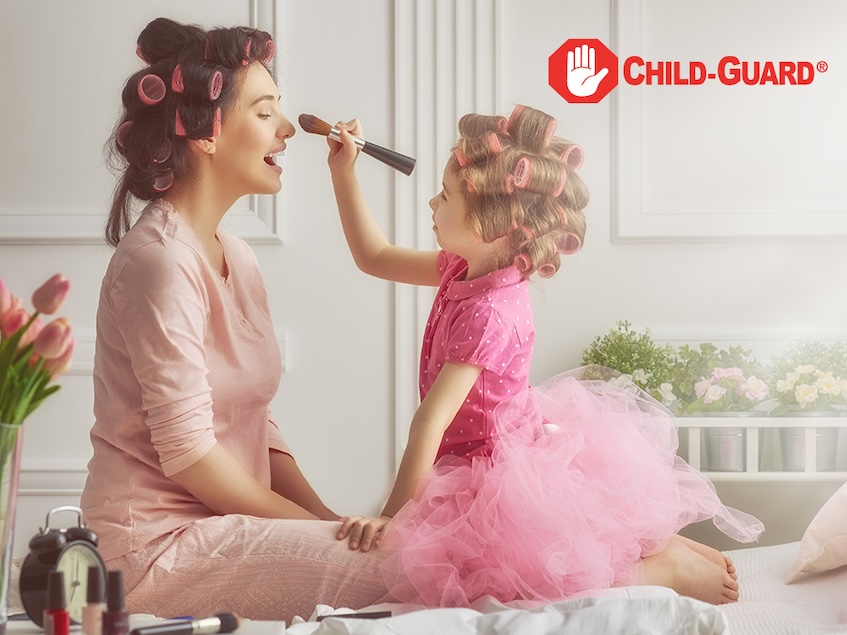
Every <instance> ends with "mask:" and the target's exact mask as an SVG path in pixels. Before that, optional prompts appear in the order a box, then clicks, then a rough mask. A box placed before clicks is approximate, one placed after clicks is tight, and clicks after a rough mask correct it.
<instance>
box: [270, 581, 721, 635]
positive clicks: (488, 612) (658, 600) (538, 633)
mask: <svg viewBox="0 0 847 635" xmlns="http://www.w3.org/2000/svg"><path fill="white" fill-rule="evenodd" d="M380 609H383V610H384V609H390V610H392V611H393V613H394V615H393V616H392V617H390V618H383V619H380V620H359V619H349V618H338V619H335V618H328V619H324V620H323V621H322V622H315V621H313V620H314V619H315V618H316V617H317V616H318V615H327V614H329V613H333V612H334V611H333V609H331V608H330V607H324V606H321V607H318V609H317V610H316V612H315V614H314V615H313V616H312V617H311V620H310V621H308V622H299V623H297V622H298V621H299V620H295V623H294V624H292V625H291V626H289V628H288V629H287V630H286V631H285V633H286V634H287V635H312V634H318V635H348V634H350V635H353V634H355V635H388V634H389V633H390V634H392V635H400V634H402V635H433V634H437V635H460V634H461V635H468V634H471V633H474V634H480V635H505V634H515V635H528V634H531V635H547V634H550V635H553V634H558V633H575V634H576V633H578V634H586V633H604V634H606V633H616V634H621V635H630V634H631V635H636V634H639V635H643V634H646V633H651V634H656V635H664V634H667V635H678V634H679V633H686V634H691V635H728V634H729V630H728V629H727V622H726V618H725V617H724V615H723V613H721V612H720V610H719V609H717V608H716V607H714V606H712V605H710V604H706V603H704V602H699V601H698V600H693V599H691V598H684V597H680V596H678V595H677V594H676V593H674V592H673V591H671V590H670V589H665V588H662V587H650V586H644V587H627V588H623V589H605V590H602V591H594V592H593V593H592V595H591V596H590V597H589V596H583V597H579V598H570V599H568V600H563V601H561V602H556V603H553V604H546V605H540V606H535V607H530V606H528V605H527V604H526V603H523V604H522V606H519V605H517V604H510V605H508V606H505V605H503V604H500V603H498V602H495V601H491V600H483V601H480V602H477V603H475V604H474V607H473V608H469V609H428V610H421V607H414V606H408V605H396V604H394V605H389V604H383V605H378V606H374V607H369V608H368V609H364V610H367V611H372V610H380Z"/></svg>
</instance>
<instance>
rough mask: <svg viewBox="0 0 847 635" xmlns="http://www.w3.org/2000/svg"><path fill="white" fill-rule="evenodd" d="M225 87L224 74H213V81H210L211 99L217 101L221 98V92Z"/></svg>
mask: <svg viewBox="0 0 847 635" xmlns="http://www.w3.org/2000/svg"><path fill="white" fill-rule="evenodd" d="M223 87H224V74H223V73H221V72H220V71H215V72H214V73H212V79H210V80H209V99H211V100H212V101H215V100H216V99H217V98H218V97H220V96H221V91H222V90H223Z"/></svg>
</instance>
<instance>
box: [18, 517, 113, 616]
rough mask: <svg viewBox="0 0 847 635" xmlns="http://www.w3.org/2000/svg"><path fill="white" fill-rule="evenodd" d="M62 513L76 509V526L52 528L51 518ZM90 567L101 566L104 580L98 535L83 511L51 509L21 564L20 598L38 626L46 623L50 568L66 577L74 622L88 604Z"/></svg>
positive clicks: (66, 599) (104, 570) (103, 566)
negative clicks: (84, 517)
mask: <svg viewBox="0 0 847 635" xmlns="http://www.w3.org/2000/svg"><path fill="white" fill-rule="evenodd" d="M60 512H75V513H76V514H77V526H76V527H67V528H63V529H51V528H50V517H51V516H52V515H53V514H58V513H60ZM89 567H96V568H97V569H99V571H100V575H101V578H100V579H101V580H104V581H105V579H106V565H105V563H104V562H103V558H102V557H101V556H100V553H99V552H98V551H97V534H95V533H94V532H93V531H92V530H91V529H88V528H87V527H86V526H85V523H84V522H83V519H82V510H81V509H80V508H79V507H74V506H72V505H64V506H62V507H56V508H54V509H51V510H50V511H49V512H47V519H46V521H45V523H44V529H40V530H39V532H38V533H37V534H36V535H35V536H33V538H32V540H30V541H29V554H28V555H27V557H26V558H25V559H24V562H23V565H22V566H21V580H20V588H21V601H22V602H23V605H24V610H26V614H27V615H28V616H29V619H31V620H32V621H33V622H35V623H36V624H38V625H39V626H43V625H44V609H45V608H46V607H47V580H48V578H49V576H50V572H51V571H61V572H62V573H63V574H64V578H65V602H66V603H67V610H68V614H69V615H70V618H71V619H72V620H73V621H74V622H76V623H80V622H82V609H83V607H84V606H85V605H86V603H87V597H86V595H87V589H88V568H89ZM102 588H105V585H103V587H102Z"/></svg>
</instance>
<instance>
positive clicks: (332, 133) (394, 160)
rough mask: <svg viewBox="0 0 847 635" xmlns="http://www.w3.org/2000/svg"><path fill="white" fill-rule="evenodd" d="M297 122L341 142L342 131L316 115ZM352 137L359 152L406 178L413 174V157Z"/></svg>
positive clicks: (310, 130)
mask: <svg viewBox="0 0 847 635" xmlns="http://www.w3.org/2000/svg"><path fill="white" fill-rule="evenodd" d="M297 121H299V122H300V126H301V127H302V128H303V130H305V131H306V132H311V133H312V134H319V135H323V136H324V137H329V138H330V139H334V140H335V141H341V131H340V130H339V129H338V128H336V127H335V126H330V125H329V124H328V123H327V122H325V121H323V120H322V119H318V118H317V117H315V116H314V115H307V114H305V113H304V114H302V115H300V117H299V118H298V119H297ZM351 136H352V137H353V141H355V142H356V147H357V148H359V150H361V151H362V152H364V153H365V154H368V155H370V156H372V157H373V158H374V159H377V160H379V161H382V162H383V163H385V165H390V166H391V167H392V168H394V169H395V170H398V171H400V172H402V173H403V174H405V175H406V176H409V175H410V174H411V173H412V170H414V169H415V160H414V159H413V158H412V157H407V156H406V155H405V154H400V153H399V152H394V150H389V149H388V148H383V147H382V146H378V145H376V144H375V143H371V142H370V141H365V140H364V139H362V138H360V137H357V136H356V135H351Z"/></svg>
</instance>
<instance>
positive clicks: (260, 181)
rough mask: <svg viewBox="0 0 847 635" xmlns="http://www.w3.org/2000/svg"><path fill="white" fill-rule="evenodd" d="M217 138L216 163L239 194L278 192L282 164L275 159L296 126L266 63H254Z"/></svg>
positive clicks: (222, 174)
mask: <svg viewBox="0 0 847 635" xmlns="http://www.w3.org/2000/svg"><path fill="white" fill-rule="evenodd" d="M241 81H242V83H241V89H240V91H239V95H238V98H237V99H236V101H235V103H234V104H233V106H232V108H231V110H230V111H229V113H228V114H227V116H226V117H225V118H224V120H223V122H222V125H221V133H220V135H219V136H218V138H217V149H216V151H215V164H216V166H217V167H219V168H221V169H220V170H219V173H220V174H221V178H222V179H226V182H227V185H229V186H230V187H231V189H232V190H233V191H234V193H236V194H237V195H238V196H242V195H244V194H275V193H276V192H279V190H280V188H281V187H282V183H281V182H280V175H281V174H282V168H281V167H279V166H278V165H276V163H275V162H274V156H276V155H281V154H282V152H283V150H285V144H286V141H287V140H288V138H289V137H291V136H293V135H294V132H295V129H294V126H293V125H292V124H291V122H290V121H289V120H288V118H287V117H286V116H285V115H284V114H282V111H280V109H279V91H278V89H277V86H276V83H275V82H274V80H273V78H272V77H271V76H270V74H269V73H268V71H267V70H266V69H265V67H264V66H262V65H261V64H258V63H253V64H250V65H249V66H248V67H247V68H246V69H245V70H244V74H243V76H242V77H241Z"/></svg>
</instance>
